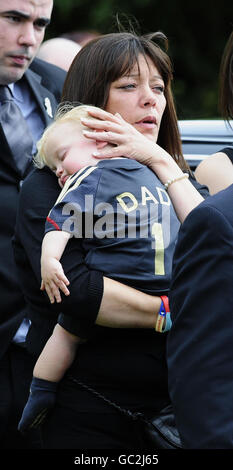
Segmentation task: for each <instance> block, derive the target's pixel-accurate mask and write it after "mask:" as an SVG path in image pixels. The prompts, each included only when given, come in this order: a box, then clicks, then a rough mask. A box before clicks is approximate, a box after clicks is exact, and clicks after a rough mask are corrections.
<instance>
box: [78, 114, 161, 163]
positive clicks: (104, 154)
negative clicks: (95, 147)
mask: <svg viewBox="0 0 233 470" xmlns="http://www.w3.org/2000/svg"><path fill="white" fill-rule="evenodd" d="M88 112H89V114H91V115H92V117H96V119H83V120H82V122H83V124H85V126H86V127H88V128H89V130H84V131H83V134H84V135H85V137H87V138H88V139H95V140H96V141H98V140H99V141H105V142H107V143H108V144H111V145H113V147H112V148H110V147H108V148H107V149H106V150H105V149H104V148H103V150H99V151H97V152H95V153H94V154H93V156H94V157H95V158H96V159H104V158H116V157H127V158H131V159H133V160H137V161H139V162H140V163H142V164H144V165H147V166H151V165H152V164H153V163H155V160H156V161H157V162H158V163H160V160H161V157H160V154H161V152H162V149H161V147H159V146H158V145H157V144H156V142H155V140H152V139H151V138H149V137H147V136H146V135H144V134H143V133H141V132H139V130H137V129H136V127H134V126H133V125H132V124H129V123H128V122H127V121H125V120H124V119H123V117H122V116H121V115H120V114H119V113H116V114H115V115H113V114H111V113H108V112H107V111H104V110H90V111H88ZM97 130H98V132H96V131H97Z"/></svg>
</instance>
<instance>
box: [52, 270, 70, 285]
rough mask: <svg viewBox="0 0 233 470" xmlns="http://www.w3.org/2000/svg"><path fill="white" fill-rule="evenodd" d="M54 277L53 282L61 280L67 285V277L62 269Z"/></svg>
mask: <svg viewBox="0 0 233 470" xmlns="http://www.w3.org/2000/svg"><path fill="white" fill-rule="evenodd" d="M55 278H56V280H55V282H57V281H61V282H63V283H64V284H65V285H66V286H68V285H69V283H70V281H69V279H68V278H67V277H66V276H65V274H64V272H63V271H62V272H59V273H56V274H55Z"/></svg>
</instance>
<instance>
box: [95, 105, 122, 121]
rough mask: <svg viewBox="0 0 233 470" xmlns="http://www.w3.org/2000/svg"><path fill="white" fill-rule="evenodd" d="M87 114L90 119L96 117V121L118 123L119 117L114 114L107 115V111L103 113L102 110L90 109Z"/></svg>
mask: <svg viewBox="0 0 233 470" xmlns="http://www.w3.org/2000/svg"><path fill="white" fill-rule="evenodd" d="M88 114H90V116H92V117H96V118H97V119H101V120H102V121H112V122H118V120H119V116H117V115H116V114H111V113H108V111H104V109H100V108H99V109H90V110H88Z"/></svg>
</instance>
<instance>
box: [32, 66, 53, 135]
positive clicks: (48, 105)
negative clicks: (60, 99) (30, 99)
mask: <svg viewBox="0 0 233 470" xmlns="http://www.w3.org/2000/svg"><path fill="white" fill-rule="evenodd" d="M25 78H26V79H27V82H28V84H29V86H30V88H31V90H32V92H33V95H34V97H35V99H36V102H37V104H38V106H39V108H40V110H41V114H42V118H43V120H44V123H45V126H48V125H49V124H50V123H51V121H52V120H53V118H54V114H55V112H56V109H57V101H56V99H55V97H54V95H53V94H52V93H51V92H50V91H49V90H48V89H47V88H45V87H44V86H43V85H42V84H41V77H40V75H38V74H37V73H35V72H33V71H32V70H30V69H28V70H27V72H26V73H25Z"/></svg>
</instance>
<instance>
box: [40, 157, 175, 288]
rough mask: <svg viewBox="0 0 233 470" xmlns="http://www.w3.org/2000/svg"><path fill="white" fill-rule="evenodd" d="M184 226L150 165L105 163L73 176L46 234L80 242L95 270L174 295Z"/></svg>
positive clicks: (122, 160)
mask: <svg viewBox="0 0 233 470" xmlns="http://www.w3.org/2000/svg"><path fill="white" fill-rule="evenodd" d="M179 227H180V223H179V221H178V219H177V216H176V214H175V211H174V208H173V205H172V203H171V200H170V198H169V195H168V193H167V192H166V190H165V189H164V186H163V184H162V183H161V182H160V181H159V179H158V178H157V176H156V175H155V174H154V173H153V172H152V171H151V170H150V169H149V168H148V167H146V166H144V165H142V164H140V163H138V162H136V161H134V160H130V159H127V158H120V159H112V160H102V161H100V162H99V163H98V164H97V165H96V166H92V167H85V168H83V169H81V170H80V171H79V172H77V173H75V174H74V175H72V176H71V177H70V178H69V180H68V181H67V182H66V184H65V186H64V188H63V190H62V191H61V194H60V196H59V198H58V200H57V202H56V204H55V206H54V207H53V208H52V210H51V211H50V213H49V215H48V217H47V222H46V227H45V231H46V232H48V231H50V230H65V231H67V232H69V233H71V235H72V236H74V237H76V238H77V243H81V244H82V247H83V250H84V252H85V255H86V258H85V261H86V264H87V266H88V267H89V268H91V269H95V270H100V271H102V272H103V273H104V275H106V276H108V277H110V278H113V279H115V280H118V281H120V282H123V283H125V284H128V285H130V286H132V287H135V288H138V289H140V290H142V291H144V292H148V293H154V294H162V293H165V292H168V290H169V284H170V278H171V270H172V258H173V253H174V248H175V243H176V239H177V234H178V230H179Z"/></svg>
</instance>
